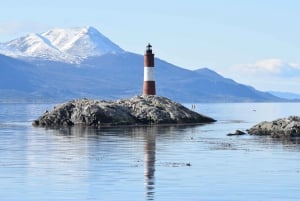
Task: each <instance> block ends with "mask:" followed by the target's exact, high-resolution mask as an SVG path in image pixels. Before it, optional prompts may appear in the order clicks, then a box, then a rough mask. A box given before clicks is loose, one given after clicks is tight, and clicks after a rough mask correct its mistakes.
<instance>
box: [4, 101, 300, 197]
mask: <svg viewBox="0 0 300 201" xmlns="http://www.w3.org/2000/svg"><path fill="white" fill-rule="evenodd" d="M186 106H188V107H190V106H191V105H189V104H186ZM299 106H300V104H299V103H274V104H273V103H244V104H197V105H196V110H197V111H198V112H200V113H203V114H206V115H208V116H211V117H213V118H215V119H217V120H218V122H216V123H214V124H207V125H197V126H195V125H194V126H184V125H178V126H149V127H122V128H110V129H91V128H76V127H75V128H72V129H60V130H51V129H43V128H34V127H32V126H31V121H32V120H33V119H36V118H37V117H38V116H39V115H40V114H42V113H43V111H45V110H46V109H48V110H49V109H51V108H52V107H53V105H46V104H0V198H1V200H5V201H6V200H7V201H9V200H28V201H29V200H30V201H32V200H78V201H79V200H80V201H82V200H208V201H209V200H215V201H220V200H221V201H222V200H224V201H225V200H226V201H227V200H228V201H241V200H249V201H250V200H251V201H256V200H257V201H259V200H262V201H268V200H272V201H273V200H280V201H282V200H295V201H296V200H297V201H298V200H300V190H299V188H300V144H298V141H297V140H293V141H281V140H274V139H273V140H272V139H270V138H266V137H254V136H248V135H246V136H239V137H236V136H232V137H228V136H226V134H227V133H229V132H234V131H235V130H236V129H240V130H245V129H248V128H250V127H251V126H252V125H254V124H256V123H258V122H260V121H263V120H273V119H276V118H279V117H286V116H288V115H299V110H298V108H299Z"/></svg>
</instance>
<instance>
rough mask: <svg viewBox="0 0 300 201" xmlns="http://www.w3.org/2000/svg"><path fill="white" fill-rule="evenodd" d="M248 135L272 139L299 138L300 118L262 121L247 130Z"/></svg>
mask: <svg viewBox="0 0 300 201" xmlns="http://www.w3.org/2000/svg"><path fill="white" fill-rule="evenodd" d="M248 133H249V134H250V135H269V136H271V137H273V138H286V137H299V136H300V116H290V117H288V118H281V119H277V120H274V121H270V122H268V121H263V122H261V123H259V124H256V125H254V126H253V127H252V128H250V129H249V130H248Z"/></svg>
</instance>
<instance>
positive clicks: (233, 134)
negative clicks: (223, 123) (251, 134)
mask: <svg viewBox="0 0 300 201" xmlns="http://www.w3.org/2000/svg"><path fill="white" fill-rule="evenodd" d="M245 134H246V133H245V132H243V131H241V130H236V131H235V133H228V134H227V136H235V135H245Z"/></svg>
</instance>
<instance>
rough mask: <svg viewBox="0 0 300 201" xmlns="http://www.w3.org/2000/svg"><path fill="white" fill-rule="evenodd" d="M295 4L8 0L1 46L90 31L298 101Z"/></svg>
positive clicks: (287, 0)
mask: <svg viewBox="0 0 300 201" xmlns="http://www.w3.org/2000/svg"><path fill="white" fill-rule="evenodd" d="M299 8H300V1H298V0H284V1H283V0H248V1H247V0H209V1H208V0H205V1H204V0H185V1H182V0H164V1H161V0H151V1H149V0H148V1H141V0H126V1H121V0H85V1H74V0H72V1H71V0H51V1H49V0H48V1H45V0H22V1H20V0H9V1H4V2H2V3H1V8H0V13H1V17H0V42H6V41H9V40H12V39H14V38H17V37H20V36H23V35H26V34H28V33H31V32H34V33H41V32H45V31H47V30H50V29H52V28H71V27H83V26H93V27H95V28H96V29H98V30H99V31H100V32H101V33H102V34H104V35H105V36H107V37H108V38H109V39H111V40H112V41H113V42H114V43H116V44H117V45H119V46H120V47H121V48H123V49H125V50H127V51H130V52H134V53H138V54H143V53H144V50H145V46H146V45H147V43H148V42H150V43H151V44H152V46H153V51H154V53H155V55H156V56H157V57H159V58H160V59H163V60H165V61H167V62H169V63H172V64H175V65H177V66H180V67H183V68H187V69H190V70H195V69H198V68H203V67H208V68H210V69H212V70H214V71H216V72H218V73H220V74H221V75H223V76H225V77H228V78H231V79H234V80H235V81H238V82H240V83H243V84H247V85H251V86H253V87H255V88H256V89H259V90H263V91H268V90H273V91H286V92H294V93H300V26H299V25H300V12H299Z"/></svg>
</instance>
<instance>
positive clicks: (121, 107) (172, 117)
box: [32, 96, 215, 127]
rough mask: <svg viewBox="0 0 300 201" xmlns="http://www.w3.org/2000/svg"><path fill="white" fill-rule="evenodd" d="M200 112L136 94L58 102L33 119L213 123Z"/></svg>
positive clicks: (45, 122)
mask: <svg viewBox="0 0 300 201" xmlns="http://www.w3.org/2000/svg"><path fill="white" fill-rule="evenodd" d="M211 122H215V120H214V119H212V118H210V117H207V116H204V115H201V114H198V113H196V112H194V111H192V110H189V109H188V108H186V107H184V106H183V105H181V104H179V103H176V102H174V101H172V100H170V99H168V98H165V97H161V96H135V97H133V98H130V99H122V100H117V101H104V100H89V99H77V100H72V101H70V102H67V103H64V104H61V105H57V106H55V107H54V109H53V110H52V111H47V112H45V113H44V114H43V115H42V116H41V117H39V118H38V119H37V120H34V121H33V122H32V125H33V126H40V127H61V126H72V125H84V126H111V125H135V124H179V123H211Z"/></svg>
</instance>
